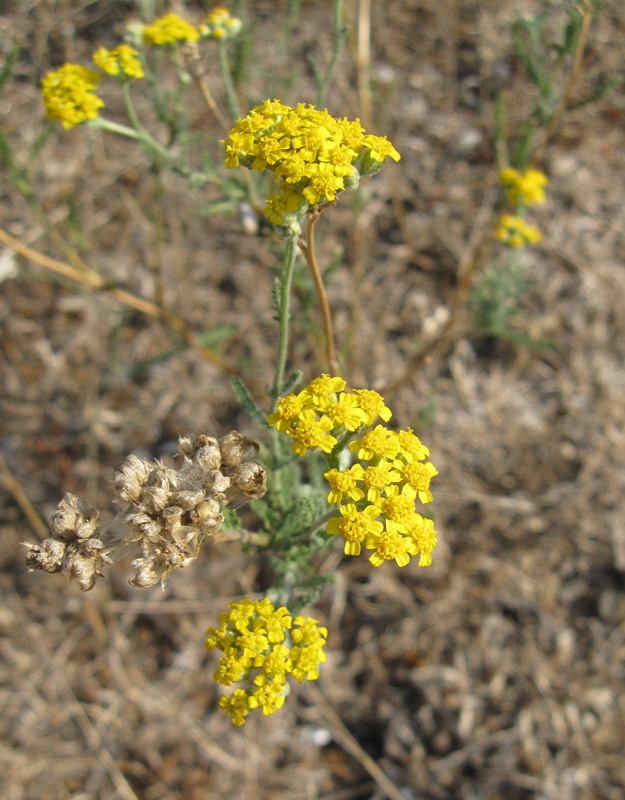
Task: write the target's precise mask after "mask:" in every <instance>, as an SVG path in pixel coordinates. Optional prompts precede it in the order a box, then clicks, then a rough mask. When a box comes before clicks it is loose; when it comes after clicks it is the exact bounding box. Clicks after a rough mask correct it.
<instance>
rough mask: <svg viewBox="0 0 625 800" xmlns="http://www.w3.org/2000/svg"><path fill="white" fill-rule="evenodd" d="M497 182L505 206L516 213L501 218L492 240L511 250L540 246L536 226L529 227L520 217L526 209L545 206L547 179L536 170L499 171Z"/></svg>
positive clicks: (510, 169) (508, 169)
mask: <svg viewBox="0 0 625 800" xmlns="http://www.w3.org/2000/svg"><path fill="white" fill-rule="evenodd" d="M499 182H500V183H501V184H502V185H503V186H504V187H505V189H506V199H507V201H508V205H509V206H511V207H512V208H514V209H516V214H509V213H507V214H503V215H502V216H501V218H500V220H499V225H498V226H497V230H496V231H495V239H497V241H499V242H501V243H502V244H505V245H506V246H507V247H511V248H514V249H518V248H519V247H525V245H528V244H536V242H540V240H541V239H542V238H543V236H542V233H541V232H540V230H539V229H538V228H537V227H536V226H534V225H528V224H527V222H525V220H524V219H523V215H524V213H525V209H526V208H527V207H528V206H531V205H534V203H544V202H545V188H546V186H547V184H548V183H549V181H548V180H547V176H546V175H544V174H543V173H542V172H540V171H539V170H537V169H528V170H526V171H525V172H519V171H518V170H516V169H513V168H512V167H509V168H507V169H504V170H502V171H501V173H500V175H499Z"/></svg>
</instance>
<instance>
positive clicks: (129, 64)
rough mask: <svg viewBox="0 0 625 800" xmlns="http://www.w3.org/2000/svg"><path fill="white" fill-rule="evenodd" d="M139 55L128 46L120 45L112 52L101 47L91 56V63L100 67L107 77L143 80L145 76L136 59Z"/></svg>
mask: <svg viewBox="0 0 625 800" xmlns="http://www.w3.org/2000/svg"><path fill="white" fill-rule="evenodd" d="M138 55H139V53H138V52H137V51H136V50H135V49H134V48H133V47H130V45H128V44H120V45H119V47H116V48H115V49H114V50H107V49H106V48H105V47H101V48H100V49H99V50H97V51H96V52H95V53H94V54H93V63H94V64H95V65H96V67H100V69H101V70H102V72H106V74H107V75H112V76H118V77H120V78H121V79H122V80H123V79H126V78H143V77H145V74H144V72H143V67H142V66H141V62H140V61H139V59H138V58H137V56H138Z"/></svg>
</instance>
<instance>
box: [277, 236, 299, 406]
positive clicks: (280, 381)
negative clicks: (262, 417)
mask: <svg viewBox="0 0 625 800" xmlns="http://www.w3.org/2000/svg"><path fill="white" fill-rule="evenodd" d="M296 255H297V235H290V236H289V238H288V239H287V240H286V250H285V252H284V263H283V265H282V276H281V287H280V288H281V293H280V308H279V309H278V311H279V315H280V317H279V322H280V341H279V344H278V360H277V363H276V375H275V378H274V381H273V391H272V393H271V399H272V408H275V407H276V403H277V401H278V397H280V392H281V391H282V386H283V385H284V368H285V366H286V355H287V349H288V346H289V303H290V299H291V280H292V278H293V267H294V266H295V256H296Z"/></svg>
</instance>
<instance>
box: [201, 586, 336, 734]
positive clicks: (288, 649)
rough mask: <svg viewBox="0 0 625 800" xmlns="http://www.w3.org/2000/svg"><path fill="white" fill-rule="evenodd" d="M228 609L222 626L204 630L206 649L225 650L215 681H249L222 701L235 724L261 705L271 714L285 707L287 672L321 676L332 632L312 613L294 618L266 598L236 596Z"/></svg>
mask: <svg viewBox="0 0 625 800" xmlns="http://www.w3.org/2000/svg"><path fill="white" fill-rule="evenodd" d="M228 608H229V609H230V611H224V612H223V613H222V614H220V617H219V621H220V623H221V624H220V625H219V627H218V628H213V627H212V626H211V627H210V628H209V629H208V630H207V631H206V635H207V637H208V639H207V642H206V647H207V648H208V650H212V649H213V647H217V649H218V650H221V651H222V652H223V654H224V655H223V657H222V658H221V659H220V661H219V668H218V669H217V670H216V672H215V674H214V678H215V680H216V681H217V683H221V684H222V685H223V686H231V685H232V684H233V683H241V682H243V681H248V682H251V686H249V687H248V688H245V689H235V690H234V692H233V693H232V695H230V696H225V695H224V696H223V697H222V698H221V700H220V701H219V705H220V707H221V708H223V709H224V711H225V712H226V713H227V714H228V715H229V716H230V717H232V721H233V722H234V724H235V725H243V723H244V722H245V717H246V716H247V713H248V711H249V710H253V709H255V708H262V710H263V714H265V716H267V715H269V714H273V713H275V712H276V711H277V710H278V709H279V708H282V706H283V705H284V700H285V697H286V696H287V694H288V692H289V687H288V684H287V683H286V673H289V674H290V675H292V677H293V678H295V680H297V681H299V682H300V683H303V682H304V681H306V680H309V681H314V680H316V679H317V678H318V677H319V664H323V663H325V660H326V656H325V653H324V652H323V646H324V645H325V643H326V638H327V636H328V631H327V629H326V628H323V627H321V626H320V625H319V623H318V622H317V620H315V619H312V618H311V617H302V616H299V617H295V619H293V617H292V616H291V615H290V614H289V611H288V609H287V608H286V607H285V606H281V607H280V608H274V607H273V605H272V604H271V603H270V602H269V600H268V599H264V600H262V601H261V602H258V601H257V600H252V601H250V600H245V599H244V600H237V601H235V602H234V603H230V604H229V605H228ZM285 642H287V644H288V645H290V646H287V644H285Z"/></svg>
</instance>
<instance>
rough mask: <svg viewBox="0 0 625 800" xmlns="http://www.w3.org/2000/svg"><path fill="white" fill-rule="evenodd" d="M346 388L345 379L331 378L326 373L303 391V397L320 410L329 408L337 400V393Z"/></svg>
mask: <svg viewBox="0 0 625 800" xmlns="http://www.w3.org/2000/svg"><path fill="white" fill-rule="evenodd" d="M344 388H345V381H344V380H343V378H331V377H330V376H329V375H326V374H325V373H324V374H323V375H321V376H320V377H319V378H315V379H314V380H312V381H311V382H310V383H309V384H308V386H305V387H304V388H303V389H302V392H301V394H302V397H303V398H304V399H305V401H306V402H308V403H313V405H315V406H318V407H319V408H322V409H323V408H327V406H328V405H329V404H330V403H331V402H332V401H333V400H335V395H336V393H337V392H342V391H343V389H344Z"/></svg>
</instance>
